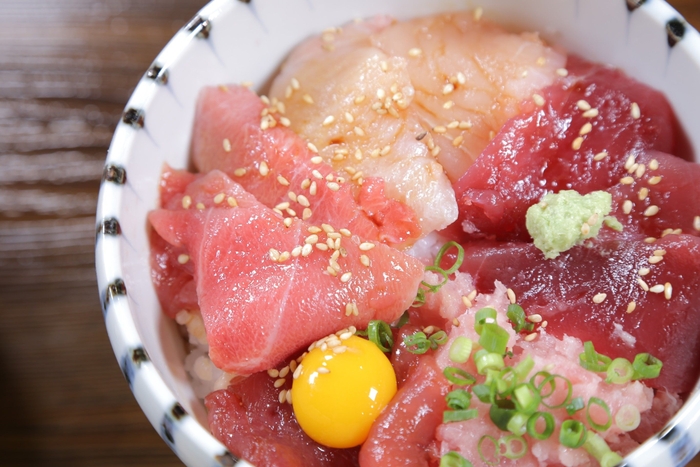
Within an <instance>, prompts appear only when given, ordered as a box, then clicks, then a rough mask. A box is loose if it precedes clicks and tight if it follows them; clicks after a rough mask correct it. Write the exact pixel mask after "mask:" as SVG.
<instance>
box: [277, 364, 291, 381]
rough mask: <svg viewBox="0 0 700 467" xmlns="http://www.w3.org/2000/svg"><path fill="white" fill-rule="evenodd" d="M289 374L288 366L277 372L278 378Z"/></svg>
mask: <svg viewBox="0 0 700 467" xmlns="http://www.w3.org/2000/svg"><path fill="white" fill-rule="evenodd" d="M288 374H289V366H285V367H284V368H282V369H281V370H280V372H279V377H280V378H285V377H286V376H287V375H288Z"/></svg>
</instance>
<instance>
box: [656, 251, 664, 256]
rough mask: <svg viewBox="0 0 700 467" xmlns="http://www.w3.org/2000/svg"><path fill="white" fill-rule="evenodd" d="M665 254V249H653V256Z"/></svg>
mask: <svg viewBox="0 0 700 467" xmlns="http://www.w3.org/2000/svg"><path fill="white" fill-rule="evenodd" d="M665 254H666V250H654V256H664V255H665Z"/></svg>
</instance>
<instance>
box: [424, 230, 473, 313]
mask: <svg viewBox="0 0 700 467" xmlns="http://www.w3.org/2000/svg"><path fill="white" fill-rule="evenodd" d="M450 248H456V249H457V259H456V260H455V262H454V264H453V265H452V266H450V268H449V269H447V270H445V269H443V268H442V267H440V263H442V258H443V257H444V256H445V254H446V253H447V251H448V250H449V249H450ZM463 261H464V248H462V246H461V245H460V244H459V243H457V242H447V243H445V244H444V245H443V246H442V248H440V251H439V252H438V254H437V256H436V257H435V261H434V262H433V264H432V265H431V266H426V268H425V270H426V271H432V272H436V273H438V274H440V275H441V276H442V282H440V283H439V284H435V285H433V284H428V283H427V282H425V281H421V283H420V285H421V286H422V287H419V288H418V292H416V298H415V300H413V303H412V304H411V307H413V308H418V307H420V306H423V305H424V304H425V293H426V292H432V293H435V292H437V291H438V290H440V288H441V287H442V286H443V285H445V284H447V281H448V278H449V275H450V274H452V273H454V272H455V271H457V270H458V269H459V267H460V266H461V265H462V262H463Z"/></svg>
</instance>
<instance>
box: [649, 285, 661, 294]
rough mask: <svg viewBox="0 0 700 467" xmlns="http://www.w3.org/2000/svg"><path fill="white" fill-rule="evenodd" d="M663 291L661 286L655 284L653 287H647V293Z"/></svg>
mask: <svg viewBox="0 0 700 467" xmlns="http://www.w3.org/2000/svg"><path fill="white" fill-rule="evenodd" d="M663 291H664V285H663V284H656V285H654V286H651V287H649V292H651V293H661V292H663Z"/></svg>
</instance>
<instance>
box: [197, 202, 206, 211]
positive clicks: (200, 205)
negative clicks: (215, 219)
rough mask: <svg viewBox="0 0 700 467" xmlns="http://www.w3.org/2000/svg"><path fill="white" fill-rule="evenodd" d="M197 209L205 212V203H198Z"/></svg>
mask: <svg viewBox="0 0 700 467" xmlns="http://www.w3.org/2000/svg"><path fill="white" fill-rule="evenodd" d="M195 207H196V208H197V209H199V210H200V211H203V210H204V209H205V206H204V203H197V205H196V206H195Z"/></svg>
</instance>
